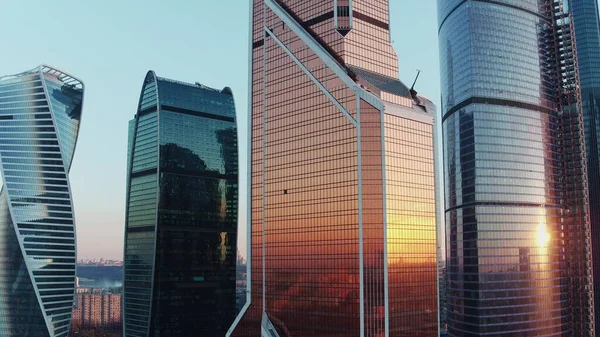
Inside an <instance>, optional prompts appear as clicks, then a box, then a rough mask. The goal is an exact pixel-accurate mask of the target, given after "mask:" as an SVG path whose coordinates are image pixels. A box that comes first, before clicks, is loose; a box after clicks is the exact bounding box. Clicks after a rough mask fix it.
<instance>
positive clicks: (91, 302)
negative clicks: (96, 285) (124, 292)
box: [71, 288, 122, 332]
mask: <svg viewBox="0 0 600 337" xmlns="http://www.w3.org/2000/svg"><path fill="white" fill-rule="evenodd" d="M71 326H72V327H71V330H72V331H73V332H84V331H87V330H90V329H93V330H96V331H97V330H104V331H119V330H121V327H122V319H121V294H118V293H110V292H107V291H105V290H101V289H85V288H83V289H82V288H80V289H78V291H77V299H76V301H75V306H74V308H73V321H72V322H71Z"/></svg>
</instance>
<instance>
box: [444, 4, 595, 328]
mask: <svg viewBox="0 0 600 337" xmlns="http://www.w3.org/2000/svg"><path fill="white" fill-rule="evenodd" d="M565 11H566V9H565V8H564V3H563V0H552V1H538V0H519V1H514V0H495V1H484V0H481V1H472V0H467V1H460V0H439V1H438V12H439V25H440V29H439V42H440V53H441V66H442V109H441V110H442V116H443V117H442V120H443V138H444V139H443V141H444V171H445V189H446V195H445V208H446V210H445V211H446V233H447V234H446V237H447V244H446V246H447V254H446V255H447V256H446V258H447V269H446V274H447V278H448V285H447V286H448V295H447V300H448V326H449V335H450V336H577V337H579V336H593V331H594V319H593V298H592V279H591V277H592V267H591V242H590V227H589V207H588V192H587V185H586V166H585V149H584V147H585V145H584V136H583V118H582V113H581V99H582V98H581V95H580V90H579V78H578V71H577V55H576V50H575V48H574V32H573V28H572V18H571V17H570V16H569V15H568V14H567V13H566V12H565Z"/></svg>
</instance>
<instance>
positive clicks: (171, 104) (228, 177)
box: [123, 71, 238, 337]
mask: <svg viewBox="0 0 600 337" xmlns="http://www.w3.org/2000/svg"><path fill="white" fill-rule="evenodd" d="M128 165H129V166H128V172H127V173H128V186H127V208H126V212H127V213H126V225H125V258H124V273H125V280H124V282H125V284H124V298H123V300H124V313H123V315H124V317H123V322H124V335H125V336H126V337H153V336H156V337H158V336H161V337H162V336H170V337H189V336H197V337H213V336H219V335H225V332H226V331H227V329H228V328H229V326H230V325H231V323H232V322H233V320H234V319H235V316H236V304H235V303H236V294H235V290H236V284H235V281H236V246H237V207H238V200H237V199H238V159H237V128H236V116H235V107H234V101H233V94H232V93H231V89H229V88H225V89H223V90H216V89H211V88H208V87H205V86H203V85H201V84H199V83H196V84H187V83H182V82H177V81H172V80H168V79H165V78H160V77H156V75H155V74H154V72H152V71H150V72H149V73H148V75H147V76H146V79H145V81H144V85H143V87H142V93H141V97H140V101H139V106H138V111H137V114H136V115H135V118H134V119H133V120H132V121H131V122H130V123H129V152H128Z"/></svg>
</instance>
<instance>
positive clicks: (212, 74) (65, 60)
mask: <svg viewBox="0 0 600 337" xmlns="http://www.w3.org/2000/svg"><path fill="white" fill-rule="evenodd" d="M390 6H391V25H392V27H394V28H393V29H392V41H395V42H394V43H393V45H394V47H395V49H396V51H397V52H398V53H399V54H400V55H401V56H400V77H401V79H402V81H403V82H405V83H412V81H413V80H414V78H415V76H416V70H417V69H421V70H422V71H423V72H422V74H421V76H420V78H419V81H418V82H417V86H416V88H417V90H418V91H419V93H420V94H422V95H424V96H426V97H428V98H430V99H431V100H432V101H434V102H436V103H437V102H438V101H439V79H438V78H439V76H438V73H439V70H438V61H437V58H438V54H437V42H436V38H437V28H436V23H435V11H436V8H435V7H436V6H435V3H434V2H433V1H432V2H428V1H423V2H411V3H400V2H394V1H392V2H391V4H390ZM113 8H118V9H119V10H117V11H113V10H112V9H113ZM19 13H23V15H25V13H26V15H27V17H28V18H30V19H31V24H30V25H26V26H24V27H22V28H21V29H20V30H19V34H3V35H2V36H0V45H2V46H3V48H7V49H10V50H12V51H14V53H10V54H5V55H3V56H2V60H3V62H1V63H0V74H11V73H18V72H20V71H22V70H23V69H28V68H31V66H32V65H35V64H39V63H42V62H45V63H48V64H52V65H53V66H56V67H58V68H64V69H68V70H70V71H71V72H73V73H77V74H78V75H79V76H80V77H81V78H82V79H83V80H84V81H85V82H86V85H87V88H88V95H87V96H86V101H85V106H86V107H85V108H86V111H87V113H86V115H85V117H84V119H83V121H82V125H81V127H82V132H81V138H80V140H79V143H78V145H77V146H78V151H77V153H76V155H75V156H76V160H75V162H74V164H73V170H72V172H71V184H72V188H73V196H74V199H75V205H74V207H75V215H76V218H77V222H78V233H77V234H78V235H77V236H78V245H79V247H80V249H79V251H78V259H93V258H96V259H100V258H104V259H113V260H120V259H122V256H123V235H122V233H123V225H124V219H125V218H124V217H125V180H126V177H125V173H124V172H125V171H126V166H125V165H126V164H125V163H126V152H125V147H124V146H123V144H126V142H127V121H128V120H129V117H130V112H131V111H133V110H135V106H136V105H137V98H136V97H137V96H138V95H139V82H140V81H141V80H142V79H143V78H144V76H145V73H146V72H147V70H148V69H154V70H156V71H158V72H159V73H161V74H163V75H164V76H166V77H170V78H177V79H180V80H183V81H186V82H191V83H193V82H196V81H200V82H202V83H210V84H211V85H212V86H214V87H225V86H231V88H232V90H233V91H234V93H235V96H236V108H237V113H238V117H239V123H240V127H239V130H240V131H239V138H240V139H246V138H247V137H246V136H245V130H246V129H247V128H246V127H245V126H246V125H247V124H246V123H247V112H248V111H247V106H248V105H247V99H248V94H247V93H248V89H249V88H247V74H248V71H247V67H248V59H247V55H248V29H249V22H248V13H249V2H248V1H245V0H244V1H242V0H240V2H239V6H229V5H227V3H225V2H220V1H216V2H212V1H211V2H209V1H206V2H205V1H201V2H185V3H183V2H182V3H177V4H169V5H166V4H164V3H162V2H160V1H147V2H144V6H141V7H140V6H136V5H134V3H130V2H126V3H123V2H120V1H116V0H111V1H103V2H101V3H83V2H76V1H65V2H58V3H52V4H50V3H49V2H47V1H42V0H35V1H11V2H8V3H7V4H3V11H2V12H1V13H0V18H2V20H0V29H3V30H4V31H9V30H10V29H11V28H10V27H14V26H19V23H18V21H17V20H18V17H19ZM50 13H63V15H66V16H68V17H70V20H67V21H60V22H55V23H54V25H53V29H54V31H55V32H56V33H57V34H60V35H61V39H63V41H71V44H72V46H73V47H72V49H73V48H74V49H75V50H76V53H73V52H72V50H68V49H65V48H63V47H62V45H60V44H52V43H49V42H48V41H47V40H46V39H44V38H43V36H42V35H39V34H38V31H39V30H40V29H43V26H41V23H42V22H45V20H46V19H47V18H48V17H49V14H50ZM414 13H420V14H419V16H415V15H414ZM159 16H160V17H161V20H162V22H169V25H166V26H162V27H159V26H155V25H147V24H146V20H145V18H148V17H159ZM105 17H111V20H110V21H108V20H105V19H104V18H105ZM223 17H228V18H230V19H229V20H227V24H225V21H222V20H221V18H223ZM109 23H110V24H109ZM75 27H77V28H75ZM214 27H219V33H218V34H203V33H202V32H207V31H213V30H214ZM159 28H160V29H159ZM407 31H411V32H414V31H418V32H419V33H418V34H406V32H407ZM189 41H193V43H192V42H189ZM222 41H228V42H227V43H222ZM400 41H402V43H400ZM156 43H158V44H159V45H160V48H158V50H159V52H157V53H146V52H144V50H145V49H146V48H147V46H150V45H153V44H156ZM40 46H43V47H42V48H40ZM165 48H168V49H172V50H178V51H179V52H178V53H175V54H169V53H163V52H162V51H163V50H165ZM209 49H210V50H213V51H214V53H210V52H206V50H209ZM206 65H210V66H206ZM108 98H110V99H108ZM107 132H108V133H109V134H110V137H106V133H107ZM245 146H246V144H241V146H240V162H242V163H244V162H245V161H246V155H247V153H246V151H245ZM240 176H241V177H245V167H244V165H242V166H241V167H240ZM92 177H99V179H94V178H92ZM240 185H241V188H240V209H241V212H240V219H239V224H240V229H241V228H245V225H246V214H245V207H244V203H245V201H244V200H245V197H244V196H245V195H246V191H245V185H246V184H244V183H241V184H240ZM245 239H246V238H245V237H244V236H242V237H240V246H242V247H245V243H244V240H245ZM241 250H242V251H245V249H244V248H242V249H241Z"/></svg>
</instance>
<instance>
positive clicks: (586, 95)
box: [569, 0, 600, 336]
mask: <svg viewBox="0 0 600 337" xmlns="http://www.w3.org/2000/svg"><path fill="white" fill-rule="evenodd" d="M569 8H570V11H571V13H572V15H573V21H574V24H575V37H576V41H577V59H578V65H579V74H580V83H581V98H582V103H583V121H584V128H585V144H586V152H587V161H588V166H587V170H588V186H589V191H590V193H589V195H590V220H591V227H592V252H593V253H592V258H593V266H594V303H595V305H596V309H595V310H594V313H595V315H596V322H598V321H599V320H600V307H599V305H600V151H599V149H598V140H600V20H599V18H598V2H597V0H569ZM599 331H600V330H598V329H596V336H600V332H599Z"/></svg>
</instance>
